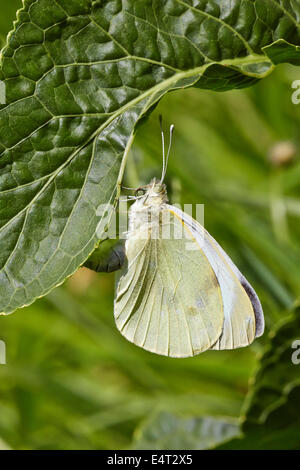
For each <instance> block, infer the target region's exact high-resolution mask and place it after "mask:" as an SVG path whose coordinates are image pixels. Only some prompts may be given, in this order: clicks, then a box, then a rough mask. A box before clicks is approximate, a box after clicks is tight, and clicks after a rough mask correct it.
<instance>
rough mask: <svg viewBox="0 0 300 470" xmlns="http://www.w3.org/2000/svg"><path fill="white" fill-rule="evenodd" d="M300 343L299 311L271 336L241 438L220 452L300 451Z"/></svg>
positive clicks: (247, 410)
mask: <svg viewBox="0 0 300 470" xmlns="http://www.w3.org/2000/svg"><path fill="white" fill-rule="evenodd" d="M295 341H298V342H297V343H294V342H295ZM299 341H300V308H298V309H297V310H296V312H295V313H294V314H292V315H291V316H289V317H288V318H286V319H285V320H284V322H283V323H282V324H281V325H280V326H279V327H278V328H277V329H276V330H275V331H273V332H272V333H271V341H270V344H269V345H268V347H267V349H266V351H265V353H264V355H263V356H262V358H261V361H260V366H259V369H258V371H257V374H256V377H255V379H254V381H253V384H252V388H251V391H250V393H249V397H248V400H247V404H246V413H245V417H244V422H243V425H242V431H243V437H242V438H237V439H234V440H232V441H230V442H228V443H226V444H224V445H222V446H221V448H222V449H223V448H224V449H299V440H300V435H299V426H300V408H299V401H300V379H299V370H300V364H298V363H297V362H298V359H299V356H300V354H299V353H298V352H297V348H298V350H299V346H300V342H299ZM295 346H296V347H297V348H295ZM293 355H294V356H293ZM293 359H294V360H293ZM295 359H296V361H295Z"/></svg>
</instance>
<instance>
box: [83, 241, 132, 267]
mask: <svg viewBox="0 0 300 470" xmlns="http://www.w3.org/2000/svg"><path fill="white" fill-rule="evenodd" d="M124 259H125V250H124V240H112V239H110V238H107V239H106V240H103V241H102V242H101V243H100V245H99V246H98V247H97V248H96V249H95V250H94V251H93V253H92V254H91V256H90V257H89V258H88V260H87V261H86V262H85V263H84V266H85V267H86V268H89V269H92V270H93V271H96V272H97V273H99V272H105V273H112V272H113V271H117V270H118V269H120V268H121V266H122V264H123V262H124Z"/></svg>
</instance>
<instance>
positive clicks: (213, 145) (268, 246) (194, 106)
mask: <svg viewBox="0 0 300 470" xmlns="http://www.w3.org/2000/svg"><path fill="white" fill-rule="evenodd" d="M20 3H21V2H20V1H12V0H10V1H9V2H6V1H4V0H1V1H0V6H1V17H0V34H1V35H2V36H5V34H6V33H7V31H8V30H9V29H10V28H11V22H12V19H13V17H14V11H15V9H16V7H17V6H18V5H20ZM296 79H300V71H299V69H297V68H296V67H293V66H279V67H278V68H277V69H276V71H275V72H274V73H273V74H272V75H271V76H270V77H268V78H266V79H265V80H263V81H262V82H260V83H258V84H257V85H255V86H253V87H252V88H249V89H246V90H243V91H231V92H226V93H216V92H209V91H201V90H196V89H188V90H184V91H180V92H174V93H172V94H169V95H168V96H166V97H165V98H164V99H163V100H162V101H161V103H160V104H159V106H158V108H157V109H156V111H155V112H154V113H153V114H152V115H151V117H150V119H149V120H148V121H147V122H145V123H144V124H143V125H141V126H140V127H139V128H138V132H137V136H136V140H135V143H134V146H133V149H132V152H131V156H130V158H129V161H128V166H127V173H126V181H125V182H124V184H126V185H128V186H138V185H140V184H144V183H147V182H148V181H149V179H150V178H151V177H152V176H154V175H156V176H158V175H159V174H160V172H161V166H162V161H161V144H160V133H159V125H158V113H162V114H163V117H164V122H165V126H166V127H167V126H168V125H170V124H171V123H174V124H175V139H174V144H173V148H172V154H171V157H170V162H169V170H168V175H167V184H168V186H169V195H170V199H171V202H173V203H175V202H177V203H178V202H179V203H182V204H184V203H204V204H205V225H206V228H207V229H208V230H209V232H210V233H211V234H212V235H213V236H214V237H215V238H216V239H217V240H218V241H219V242H220V244H221V245H222V246H223V247H224V248H225V250H226V251H227V252H228V253H229V254H230V256H231V257H232V259H233V260H234V261H235V262H236V264H237V265H238V267H239V268H240V269H241V271H242V272H243V273H244V274H245V275H246V277H247V278H248V279H249V281H250V282H251V283H252V284H253V286H254V287H255V289H256V291H257V293H258V295H259V297H260V299H261V301H262V305H263V308H264V312H265V317H266V334H265V336H264V337H262V338H261V339H259V340H257V341H255V343H254V344H253V345H252V346H251V347H248V348H245V349H239V350H235V351H226V352H218V351H210V352H207V353H204V354H202V355H200V356H197V357H195V358H190V359H169V358H165V357H159V356H156V355H153V354H151V353H148V352H146V351H143V350H142V349H139V348H137V347H135V346H134V345H132V344H131V343H128V342H127V341H126V340H125V339H124V338H123V337H122V336H121V335H120V334H119V332H118V331H117V329H116V327H115V325H114V319H113V284H114V275H113V274H96V273H94V272H92V271H89V270H88V269H81V270H79V271H78V273H76V274H75V275H74V276H73V277H72V278H70V279H69V280H68V281H67V282H66V283H65V285H64V286H62V287H59V288H57V289H56V290H55V291H53V292H52V293H50V294H49V295H48V296H47V297H46V298H44V299H41V300H38V301H37V302H36V303H35V304H34V305H32V306H30V307H27V308H24V309H22V310H19V311H17V312H16V313H15V314H13V315H10V316H8V317H1V319H0V339H1V340H4V341H5V342H6V346H7V364H6V365H0V448H6V447H10V448H14V449H123V448H130V447H131V446H132V445H133V442H134V435H135V433H136V432H137V431H136V430H137V429H139V428H140V427H141V426H142V423H143V422H144V421H147V420H149V419H150V418H151V417H152V416H154V414H155V413H159V412H167V413H168V412H169V413H175V414H177V415H179V416H182V417H187V418H188V417H201V416H203V415H211V416H227V417H233V418H238V417H239V416H240V412H241V408H242V406H243V402H244V399H245V396H246V394H247V391H248V381H249V378H250V377H251V376H252V374H253V372H254V370H255V368H256V367H257V365H258V360H257V352H259V351H261V350H262V347H263V344H264V342H265V341H266V335H267V332H268V331H269V330H270V328H271V327H272V326H273V325H274V324H276V323H277V322H278V321H279V320H280V319H281V318H282V317H283V316H284V315H285V311H287V309H290V308H291V307H292V305H293V303H294V302H295V300H296V299H297V297H298V296H299V283H300V282H299V279H300V247H299V236H300V224H299V218H300V198H299V194H300V191H299V189H300V158H299V157H300V142H299V128H300V105H298V106H297V105H294V104H292V101H291V94H292V91H293V90H292V88H291V84H292V82H293V80H296ZM282 141H288V142H289V145H290V147H291V146H292V147H293V148H294V150H293V151H292V152H290V154H291V155H292V154H293V153H294V155H293V158H291V161H290V162H289V163H288V164H286V165H278V164H277V165H276V164H275V163H274V162H273V163H272V162H271V160H270V157H273V161H274V158H275V157H276V155H278V147H275V150H274V146H276V145H277V144H278V143H279V142H282ZM272 149H273V150H272ZM276 149H277V150H276ZM279 150H280V147H279ZM279 153H280V152H279ZM274 155H275V157H274ZM276 158H277V157H276ZM295 367H296V366H295Z"/></svg>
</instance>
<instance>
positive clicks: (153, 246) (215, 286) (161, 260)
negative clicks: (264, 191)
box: [114, 206, 224, 357]
mask: <svg viewBox="0 0 300 470" xmlns="http://www.w3.org/2000/svg"><path fill="white" fill-rule="evenodd" d="M163 211H165V215H168V217H169V218H166V220H168V221H167V222H165V223H164V228H166V229H167V233H169V234H170V238H164V237H162V236H161V235H160V234H159V235H158V236H157V235H156V236H154V237H153V226H152V225H151V224H148V225H147V224H146V225H145V226H143V228H142V230H136V231H134V232H133V233H131V234H130V236H129V237H128V239H127V240H126V258H127V259H126V263H125V264H124V266H123V268H122V269H121V271H120V272H119V279H118V281H117V283H116V296H115V308H114V310H115V320H116V324H117V327H118V328H119V330H120V331H121V333H122V334H123V335H124V336H125V337H126V338H127V339H128V340H129V341H132V342H133V343H135V344H136V345H138V346H141V347H143V348H144V349H147V350H149V351H152V352H155V353H157V354H162V355H167V356H172V357H187V356H194V355H195V354H198V353H200V352H202V351H205V350H207V349H209V348H211V347H212V346H213V345H214V344H215V343H216V342H217V340H218V338H219V337H220V335H221V332H222V328H223V322H224V314H223V302H222V296H221V290H220V285H219V282H218V279H217V276H216V275H215V272H214V270H213V269H212V268H211V266H210V263H209V261H208V259H207V257H206V256H205V254H204V253H203V251H202V250H201V248H200V247H199V245H198V243H197V240H196V238H195V237H194V235H193V233H192V231H191V230H190V229H189V227H188V226H187V225H183V224H182V221H181V220H180V218H179V217H178V216H176V215H175V214H174V213H173V212H172V211H170V210H169V208H168V206H166V207H165V208H164V209H163V210H162V212H163ZM163 215H164V214H163V213H162V220H163V219H164V217H163ZM180 228H181V230H182V229H183V231H184V237H181V238H176V237H175V235H174V234H175V233H176V232H177V233H178V232H179V231H180V230H177V229H180ZM187 243H188V244H192V245H193V244H194V246H193V249H192V250H187V249H186V247H187Z"/></svg>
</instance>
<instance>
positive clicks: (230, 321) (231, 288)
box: [168, 206, 264, 349]
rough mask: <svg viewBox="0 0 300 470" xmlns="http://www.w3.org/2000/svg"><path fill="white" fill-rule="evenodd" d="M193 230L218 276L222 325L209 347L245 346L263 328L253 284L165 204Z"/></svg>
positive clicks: (183, 215)
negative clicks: (216, 339)
mask: <svg viewBox="0 0 300 470" xmlns="http://www.w3.org/2000/svg"><path fill="white" fill-rule="evenodd" d="M168 207H169V210H170V211H172V212H174V214H176V215H177V216H178V217H179V218H180V219H181V220H182V221H183V223H184V224H186V225H187V226H188V227H189V229H190V230H191V232H192V233H193V235H194V237H195V238H196V240H198V243H199V245H200V246H201V247H202V250H203V252H204V254H205V256H206V257H207V259H208V261H209V263H210V265H211V266H212V268H213V270H214V272H215V274H216V277H217V279H218V282H219V285H220V288H221V293H222V299H223V308H224V326H223V331H222V334H221V336H220V338H219V339H218V341H217V342H216V343H215V344H214V345H213V347H212V348H211V349H234V348H238V347H242V346H247V345H249V344H250V343H252V341H253V340H254V338H255V337H257V336H261V335H262V334H263V331H264V316H263V311H262V307H261V304H260V301H259V299H258V297H257V294H256V293H255V291H254V289H253V287H252V286H251V285H250V284H249V282H248V281H247V279H246V278H245V277H244V276H243V275H242V274H241V272H240V271H239V270H238V268H237V267H236V266H235V264H234V263H233V262H232V261H231V259H230V258H229V256H228V255H227V254H226V253H225V251H224V250H223V249H222V248H221V246H220V245H219V244H218V243H217V242H216V240H214V238H213V237H212V236H211V235H210V234H209V233H208V232H207V231H206V230H205V229H204V228H203V227H202V225H200V224H199V223H198V222H196V221H195V220H194V219H193V218H192V217H190V216H189V215H188V214H186V213H184V212H182V211H181V210H180V209H178V208H176V207H174V206H168Z"/></svg>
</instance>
